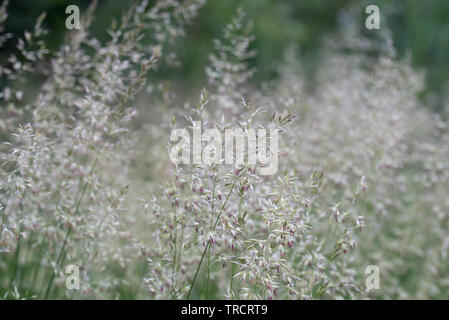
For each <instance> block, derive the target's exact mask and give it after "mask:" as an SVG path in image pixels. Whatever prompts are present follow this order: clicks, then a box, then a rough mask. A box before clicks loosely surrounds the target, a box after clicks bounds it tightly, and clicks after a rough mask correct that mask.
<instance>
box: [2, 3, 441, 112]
mask: <svg viewBox="0 0 449 320" xmlns="http://www.w3.org/2000/svg"><path fill="white" fill-rule="evenodd" d="M133 2H134V1H118V0H100V1H99V8H98V10H97V14H96V17H97V18H96V20H95V23H94V26H93V33H94V35H95V36H97V37H99V38H100V39H103V40H104V39H106V30H107V28H108V26H109V25H110V23H111V22H112V20H113V19H118V18H119V17H120V14H121V12H123V10H124V9H127V8H128V7H129V6H130V5H132V3H133ZM153 2H154V1H153ZM89 3H90V1H89V0H67V1H66V0H40V1H29V0H13V1H10V5H9V13H10V16H9V19H8V23H7V31H10V32H13V33H14V34H20V33H21V32H23V31H24V30H26V29H31V28H32V26H33V24H34V22H35V19H36V17H37V16H38V15H39V14H40V13H41V12H42V11H46V12H47V14H48V17H47V20H46V26H47V28H49V29H50V31H51V32H50V35H49V37H48V40H49V45H50V47H51V48H56V47H58V46H59V44H60V43H61V42H62V40H63V35H64V32H66V30H65V27H64V25H65V18H66V14H65V7H66V6H67V5H69V4H76V5H78V6H79V7H80V9H81V14H82V13H83V11H85V9H86V8H87V6H88V4H89ZM369 4H375V5H378V6H379V8H380V12H381V27H388V28H390V29H391V31H392V34H393V39H394V44H395V46H396V48H397V49H398V52H399V53H400V54H401V56H405V55H408V54H410V56H411V58H412V62H413V65H414V66H415V67H417V68H419V69H424V70H425V71H426V72H427V90H426V92H424V94H423V96H424V97H425V98H427V100H428V101H429V102H430V104H431V105H432V106H433V107H434V108H435V109H437V110H438V109H441V108H442V107H443V99H444V98H447V93H446V92H445V90H447V88H448V80H449V1H447V0H429V1H422V0H394V1H393V0H370V1H365V0H362V1H358V0H209V1H208V4H207V5H206V7H205V8H203V9H202V11H201V15H200V17H198V18H197V19H196V20H195V22H194V24H192V25H191V26H190V27H189V30H188V37H187V38H186V39H182V40H179V41H178V43H177V45H176V46H177V49H178V50H177V52H178V56H179V58H180V59H181V62H182V63H183V67H181V68H180V69H179V70H176V71H168V70H163V72H162V73H161V77H168V76H173V74H172V72H175V73H176V78H177V79H180V80H182V81H183V82H182V83H183V86H187V87H189V86H191V87H192V88H193V87H194V86H195V84H198V83H203V81H202V80H204V66H205V63H206V62H207V57H208V54H209V52H210V51H211V50H212V39H213V38H217V37H220V36H221V32H222V28H223V26H224V25H225V24H226V23H227V22H229V21H230V18H231V16H232V15H233V14H234V13H235V10H236V8H237V7H238V6H242V7H243V8H244V9H245V11H246V12H247V15H248V17H249V18H250V19H251V20H253V22H254V29H253V31H254V34H255V35H256V41H255V43H254V48H257V51H258V54H257V56H256V57H255V58H254V59H253V60H252V61H251V64H252V66H254V67H257V68H258V70H259V72H258V74H257V78H256V80H257V81H261V80H269V79H273V78H276V77H277V70H278V66H279V63H280V62H281V61H282V57H283V53H284V50H285V48H286V47H288V46H289V45H291V44H294V45H297V46H298V47H299V48H300V50H301V59H302V63H303V66H304V69H305V70H306V72H309V74H310V75H313V70H314V68H315V67H316V66H317V65H319V63H320V48H321V46H322V42H323V39H324V37H326V36H329V35H331V33H332V32H333V31H335V30H336V28H337V26H338V16H339V14H340V13H341V12H342V10H346V9H348V8H350V7H352V8H353V9H354V11H355V12H356V13H357V14H359V15H360V25H361V28H364V19H365V17H366V14H365V8H366V6H367V5H369ZM371 32H376V31H371ZM5 50H6V52H7V50H11V46H9V47H6V49H5V48H4V49H3V51H5ZM309 78H311V79H312V78H313V77H309Z"/></svg>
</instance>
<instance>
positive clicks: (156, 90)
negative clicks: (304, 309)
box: [0, 0, 449, 299]
mask: <svg viewBox="0 0 449 320" xmlns="http://www.w3.org/2000/svg"><path fill="white" fill-rule="evenodd" d="M6 5H7V4H6V2H4V3H3V6H2V7H1V9H0V31H1V32H3V31H4V30H3V27H2V26H3V24H4V21H5V19H6V18H7V10H6V8H7V7H6ZM203 5H204V1H203V0H185V1H180V0H179V1H178V0H172V1H159V2H158V3H157V4H156V5H154V6H150V5H148V2H147V1H143V2H142V3H141V4H140V5H138V6H135V7H132V8H130V10H129V12H127V13H125V14H124V15H123V17H122V19H121V21H120V22H118V23H114V24H113V25H112V26H111V28H110V30H109V32H108V33H109V35H110V40H109V41H108V42H106V43H100V42H99V41H98V40H96V39H95V38H93V37H91V36H90V35H89V31H88V30H89V25H90V24H91V23H92V22H93V21H94V9H95V2H94V3H93V4H92V6H91V7H90V9H89V11H88V12H87V13H86V14H85V15H83V21H82V29H81V30H79V31H70V32H68V33H67V39H66V41H65V43H64V44H63V45H62V46H61V48H60V49H59V50H58V51H57V52H49V51H48V50H47V49H46V47H45V43H44V42H43V41H42V39H41V38H42V36H43V35H45V34H46V32H47V31H46V30H45V29H44V28H43V22H44V17H45V16H44V15H43V16H41V17H39V19H38V21H37V23H36V27H35V29H34V30H33V31H31V32H27V33H26V34H25V35H24V37H23V39H22V40H19V41H18V43H17V53H16V54H14V55H11V56H10V57H9V58H8V59H7V61H5V62H4V63H3V64H2V66H1V67H0V68H1V69H0V76H1V77H2V81H3V83H6V84H7V85H6V86H5V87H3V88H2V89H1V91H0V99H1V100H0V114H1V118H0V136H1V137H2V140H3V141H4V142H5V143H4V144H2V146H1V147H0V157H1V160H2V161H1V169H0V215H1V220H0V231H1V238H0V296H1V297H3V298H7V299H22V298H24V299H36V298H38V299H42V298H62V299H64V298H75V299H80V298H97V299H104V298H113V299H122V298H128V299H136V298H138V299H186V298H209V299H211V298H218V299H223V298H228V299H237V298H242V299H318V298H328V299H354V298H358V299H360V298H386V299H394V298H449V274H448V273H447V271H448V270H449V257H448V252H449V233H448V232H447V230H449V199H448V198H447V190H449V174H448V170H447V169H449V168H448V167H449V158H448V155H449V124H448V123H447V122H445V121H443V120H442V119H441V118H440V117H439V116H438V115H436V114H431V113H430V112H429V111H427V109H426V108H425V107H424V106H422V105H421V103H420V101H419V100H418V98H417V96H418V93H419V92H420V89H421V87H422V84H423V79H422V76H421V75H420V74H419V73H417V72H415V71H414V70H412V68H411V67H410V66H409V64H408V63H407V61H399V59H398V58H397V56H396V53H395V51H394V49H393V47H392V45H391V41H390V40H389V37H388V34H385V35H384V37H383V38H382V41H381V47H378V46H377V47H375V48H374V47H373V46H374V44H373V43H371V42H370V41H368V40H366V39H364V38H362V37H361V36H359V35H357V33H356V32H354V30H352V29H351V30H345V29H342V31H341V34H340V33H339V34H335V37H334V38H333V39H329V41H328V43H327V48H328V51H327V52H326V53H325V55H324V56H325V57H324V58H323V63H322V65H321V67H320V70H319V72H318V74H317V75H316V78H317V85H316V86H315V87H314V90H310V89H309V88H308V87H307V85H306V79H304V78H303V77H302V72H301V68H300V64H299V63H298V60H299V59H300V58H299V57H298V56H297V54H296V51H295V50H294V49H292V50H290V51H289V52H287V53H286V58H285V61H284V63H283V64H282V66H281V72H280V74H281V75H282V76H281V79H278V80H276V81H274V82H272V83H267V84H264V85H263V86H261V87H262V89H255V88H254V87H253V86H252V85H251V82H250V81H249V80H250V78H251V76H252V75H253V74H254V72H257V71H256V70H252V69H250V68H248V63H247V61H248V59H250V58H251V57H253V56H254V54H256V52H255V51H254V50H252V49H251V48H252V45H251V43H252V40H253V37H252V36H251V34H250V28H249V26H250V25H249V24H248V22H247V18H246V17H245V15H244V13H243V12H242V11H241V10H239V11H238V12H237V13H236V16H235V18H234V19H233V20H232V21H230V23H229V25H228V26H227V27H226V28H225V30H224V33H223V37H222V39H217V40H216V41H215V51H214V52H213V53H211V55H210V59H209V62H208V65H206V66H205V73H206V74H207V77H208V82H207V83H205V84H204V88H205V89H204V90H203V91H202V92H201V93H198V94H197V95H196V96H198V97H199V101H190V100H189V99H190V98H189V97H191V96H192V95H191V94H185V96H187V98H186V101H187V102H185V103H184V105H183V106H182V107H178V105H179V102H178V101H179V100H180V96H182V95H183V93H182V92H175V91H174V90H173V89H170V86H167V85H164V84H163V83H157V82H154V80H153V82H152V79H154V78H155V77H152V74H154V73H155V72H157V69H158V68H159V66H160V65H164V67H166V66H173V67H176V65H177V61H176V54H175V53H174V52H171V47H172V46H171V44H172V43H173V42H174V41H176V39H177V38H178V37H182V36H183V35H184V33H185V27H186V25H188V24H189V23H190V22H191V21H192V19H194V17H195V16H196V15H197V14H199V12H200V9H201V7H202V6H203ZM9 38H11V36H10V35H9V34H8V33H3V34H1V35H0V46H1V45H2V44H3V43H4V42H5V41H8V40H9ZM373 50H374V51H376V52H378V54H376V55H373V54H370V53H372V52H373ZM35 78H38V79H44V81H43V82H42V83H40V85H39V87H38V89H37V90H36V88H35V87H36V85H35V84H34V85H32V83H30V82H33V81H32V80H33V79H35ZM155 81H157V80H155ZM175 95H176V96H177V98H176V99H175V98H173V97H174V96H175ZM197 122H199V123H200V124H201V126H202V128H211V127H213V128H217V129H218V130H219V131H220V132H224V130H225V129H228V128H240V129H241V130H242V131H243V132H245V131H246V130H248V129H251V128H254V129H258V128H266V129H277V130H279V132H280V133H281V134H280V136H279V154H277V156H278V157H279V170H278V173H277V174H276V175H273V176H262V175H260V174H259V171H258V169H259V168H258V166H257V165H250V164H248V162H245V164H243V165H225V164H212V165H174V164H173V163H172V162H170V153H171V151H172V144H171V143H172V142H170V140H169V138H170V132H171V130H173V129H175V128H191V127H192V126H193V125H194V123H197ZM203 143H204V145H206V144H207V141H203ZM68 265H75V266H78V267H79V269H80V289H79V290H73V289H72V290H69V289H67V288H66V278H67V274H66V273H65V270H66V267H67V266H68ZM369 265H377V266H378V267H379V269H380V289H378V290H374V291H368V290H367V288H366V286H365V279H366V276H367V275H366V274H365V273H364V272H365V269H366V268H367V267H368V266H369Z"/></svg>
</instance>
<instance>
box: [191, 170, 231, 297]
mask: <svg viewBox="0 0 449 320" xmlns="http://www.w3.org/2000/svg"><path fill="white" fill-rule="evenodd" d="M238 179H239V176H238V175H237V177H236V178H235V180H234V183H233V184H232V187H231V190H230V191H229V193H228V195H227V196H226V199H225V202H224V203H223V206H222V207H221V209H220V212H219V214H218V216H217V219H216V220H215V223H214V226H213V228H212V231H215V228H216V227H217V224H218V221H219V220H220V217H221V215H222V213H223V211H224V209H225V207H226V204H227V203H228V200H229V197H230V196H231V194H232V192H233V191H234V188H235V185H236V183H237V181H238ZM209 246H210V239H208V240H207V244H206V247H205V248H204V250H203V254H202V255H201V260H200V262H199V263H198V267H197V268H196V271H195V275H194V276H193V280H192V284H191V285H190V289H189V293H188V294H187V300H188V299H189V298H190V294H191V293H192V289H193V287H194V285H195V281H196V278H197V276H198V272H199V270H200V268H201V264H202V263H203V259H204V256H205V255H206V252H207V250H208V249H209Z"/></svg>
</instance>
